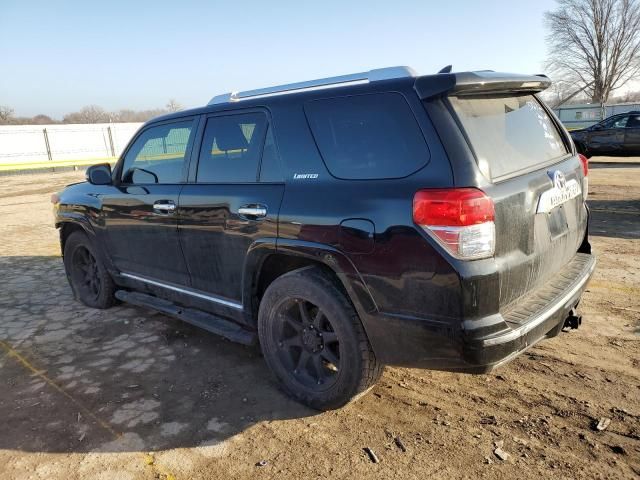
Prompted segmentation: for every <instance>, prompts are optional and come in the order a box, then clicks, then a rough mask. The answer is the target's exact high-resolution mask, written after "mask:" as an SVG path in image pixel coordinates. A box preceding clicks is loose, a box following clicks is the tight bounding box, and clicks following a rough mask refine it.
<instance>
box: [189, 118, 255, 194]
mask: <svg viewBox="0 0 640 480" xmlns="http://www.w3.org/2000/svg"><path fill="white" fill-rule="evenodd" d="M266 129H267V118H266V116H265V115H264V114H263V113H245V114H240V115H229V116H224V117H211V118H209V119H208V120H207V125H206V127H205V130H204V137H203V139H202V147H201V148H200V158H199V160H198V173H197V181H198V182H200V183H203V182H204V183H244V182H255V181H256V180H257V178H256V177H257V176H258V163H259V162H260V157H261V155H262V144H263V142H264V137H265V133H266Z"/></svg>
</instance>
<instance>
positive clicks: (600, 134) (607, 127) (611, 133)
mask: <svg viewBox="0 0 640 480" xmlns="http://www.w3.org/2000/svg"><path fill="white" fill-rule="evenodd" d="M628 118H629V117H628V116H617V117H611V118H608V119H607V120H605V121H603V122H601V123H600V124H599V125H600V126H599V127H598V129H597V130H593V131H592V133H591V134H590V138H589V150H591V151H592V152H594V153H601V154H608V153H611V154H615V153H619V152H621V151H622V145H623V144H624V131H625V126H626V124H627V119H628Z"/></svg>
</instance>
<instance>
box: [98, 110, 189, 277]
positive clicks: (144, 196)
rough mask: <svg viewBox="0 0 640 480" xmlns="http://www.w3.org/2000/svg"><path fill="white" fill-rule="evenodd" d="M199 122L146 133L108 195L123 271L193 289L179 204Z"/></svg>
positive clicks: (117, 262) (110, 232)
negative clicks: (180, 232) (181, 239)
mask: <svg viewBox="0 0 640 480" xmlns="http://www.w3.org/2000/svg"><path fill="white" fill-rule="evenodd" d="M194 122H195V120H194V119H193V118H188V119H179V120H178V121H173V122H169V123H162V124H156V125H151V126H149V127H147V128H146V129H144V130H142V131H141V132H140V133H139V134H138V136H137V137H136V139H135V140H134V141H133V143H132V144H131V146H130V147H129V149H128V150H127V152H126V153H125V156H124V159H123V161H122V165H121V166H119V167H118V168H117V169H116V172H115V174H116V175H117V177H118V178H117V179H116V181H115V186H114V188H113V191H112V193H110V194H106V195H104V196H103V197H102V205H103V216H104V223H105V230H106V232H105V233H106V235H105V237H106V244H107V250H108V252H109V255H110V257H111V259H112V262H113V263H114V266H115V267H116V268H117V269H118V271H119V272H121V273H124V274H128V275H134V276H136V277H142V278H145V279H153V280H158V281H162V282H169V283H175V284H178V285H188V284H189V275H188V273H187V267H186V265H185V261H184V256H183V255H182V251H181V250H180V243H179V240H178V221H177V206H178V198H179V196H180V191H181V189H182V185H183V180H184V179H185V178H186V174H187V169H188V165H187V163H188V162H187V160H188V159H189V156H190V152H191V147H192V144H193V137H194V133H195V128H194Z"/></svg>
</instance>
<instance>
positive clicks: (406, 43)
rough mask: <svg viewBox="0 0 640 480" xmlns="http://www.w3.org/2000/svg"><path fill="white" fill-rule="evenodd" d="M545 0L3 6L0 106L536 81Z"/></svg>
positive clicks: (20, 110)
mask: <svg viewBox="0 0 640 480" xmlns="http://www.w3.org/2000/svg"><path fill="white" fill-rule="evenodd" d="M553 7H554V1H553V0H537V1H535V2H524V1H517V2H515V1H507V0H504V1H503V0H483V1H474V0H467V1H447V2H443V1H438V2H431V1H426V0H414V1H403V0H386V1H376V0H368V1H346V0H342V1H333V0H321V1H315V2H304V1H303V0H298V1H280V2H278V1H275V0H272V1H251V0H236V1H225V2H222V1H195V0H193V1H190V0H180V1H175V0H174V1H164V0H156V1H134V0H128V1H120V0H110V1H106V2H97V1H96V2H93V1H86V0H85V1H64V0H57V1H50V0H49V1H36V0H26V1H25V0H1V1H0V105H8V106H10V107H12V108H14V109H15V111H16V114H17V115H25V116H26V115H28V116H31V115H35V114H38V113H44V114H47V115H50V116H52V117H54V118H56V117H61V116H62V115H63V114H64V113H68V112H70V111H74V110H78V109H79V108H81V107H82V106H84V105H89V104H97V105H100V106H102V107H104V108H105V109H107V110H117V109H120V108H132V109H147V108H154V107H162V106H164V105H165V104H166V103H167V101H168V100H169V99H170V98H176V99H177V100H178V101H179V102H180V103H182V104H183V105H185V106H187V107H192V106H198V105H202V104H205V103H207V101H208V100H209V99H210V98H211V97H212V96H213V95H215V94H219V93H224V92H227V91H231V90H244V89H251V88H258V87H262V86H268V85H274V84H280V83H288V82H294V81H301V80H309V79H313V78H319V77H324V76H331V75H338V74H345V73H353V72H358V71H365V70H369V69H371V68H378V67H384V66H392V65H409V66H412V67H413V68H414V69H416V70H417V71H418V72H419V73H433V72H436V71H437V70H439V69H440V68H441V67H443V66H445V65H447V64H453V67H454V70H458V71H459V70H478V69H493V70H502V71H512V72H521V73H540V72H542V71H543V63H544V58H545V52H546V48H545V30H544V23H543V12H544V11H545V10H549V9H552V8H553Z"/></svg>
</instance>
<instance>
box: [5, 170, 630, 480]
mask: <svg viewBox="0 0 640 480" xmlns="http://www.w3.org/2000/svg"><path fill="white" fill-rule="evenodd" d="M639 160H640V159H639ZM594 167H595V165H594ZM81 178H82V174H81V173H80V172H67V173H58V174H33V175H14V176H8V177H0V215H1V217H0V218H2V222H1V224H0V278H1V280H0V281H1V282H2V286H3V288H2V289H1V290H0V386H1V390H0V418H2V419H3V420H2V428H0V478H2V479H5V478H7V479H52V478H64V479H75V478H91V479H107V478H108V479H113V478H117V479H138V478H139V479H200V478H201V479H205V478H207V479H208V478H219V477H222V478H249V477H251V478H271V477H278V478H295V479H298V478H316V477H318V478H319V477H323V478H325V477H329V476H331V477H335V478H370V477H375V478H389V479H396V478H403V479H410V478H416V479H424V478H469V479H475V478H492V479H493V478H515V477H518V478H532V477H535V476H540V477H544V478H563V479H564V478H610V479H622V478H638V477H639V476H640V354H639V348H638V347H639V340H640V166H634V165H622V166H621V165H619V164H616V165H610V166H599V167H598V168H593V169H592V171H591V173H590V182H591V187H590V190H591V191H590V204H591V210H592V223H591V235H592V243H593V245H594V247H595V249H596V252H597V255H598V259H599V264H598V268H597V271H596V274H595V278H594V279H593V281H592V283H591V284H590V286H589V288H588V291H587V293H586V294H585V296H584V298H583V301H582V304H581V308H582V314H583V315H584V323H583V326H582V327H581V328H580V329H579V330H577V331H572V332H570V333H564V334H561V335H560V336H558V337H556V338H554V339H550V340H547V341H545V342H543V343H541V344H539V345H538V346H536V347H534V348H533V349H531V350H529V351H528V352H527V353H525V354H524V355H522V356H520V357H519V358H518V359H516V360H515V361H513V362H512V363H510V364H508V365H506V366H504V367H503V368H501V369H499V370H497V371H495V372H494V373H492V374H488V375H479V376H470V375H462V374H460V375H457V374H449V373H441V372H429V371H422V370H411V369H401V368H388V369H387V370H386V372H385V374H384V376H383V377H382V380H381V381H380V383H379V384H378V385H377V386H376V387H375V388H374V389H373V390H372V391H371V392H370V393H369V394H368V395H367V396H365V397H363V398H362V399H360V400H359V401H358V402H356V403H354V404H352V405H349V406H348V407H346V408H344V409H341V410H339V411H334V412H328V413H322V414H318V413H317V412H313V411H310V410H309V409H307V408H305V407H302V406H300V405H298V404H296V403H294V402H292V401H291V400H289V399H288V398H287V397H286V396H284V395H283V394H282V393H280V391H279V390H278V388H277V386H276V384H275V382H274V381H273V379H272V377H271V376H270V374H269V372H268V370H267V368H266V366H265V364H264V362H263V361H262V359H261V358H260V355H259V352H258V351H257V350H256V349H251V348H246V347H243V346H239V345H235V344H232V343H230V342H227V341H226V340H223V339H220V338H218V337H216V336H214V335H211V334H209V333H207V332H204V331H201V330H198V329H196V328H192V327H190V326H189V325H186V324H182V323H180V322H177V321H175V320H172V319H169V318H167V317H164V316H162V315H159V314H153V313H149V312H148V311H144V310H141V309H137V308H133V307H129V306H126V305H121V306H118V307H114V308H112V309H110V310H108V311H97V310H91V309H88V308H85V307H83V306H82V305H80V304H78V303H76V302H74V301H73V299H72V297H71V293H70V290H69V287H68V286H67V283H66V279H65V276H64V273H63V269H62V262H61V259H60V256H59V247H58V238H57V232H56V231H55V229H54V228H53V227H52V215H51V208H50V204H49V195H50V193H52V192H54V191H56V190H58V189H60V188H62V186H64V185H65V184H67V183H70V182H73V181H78V180H80V179H81ZM603 418H605V419H608V420H609V421H610V423H608V425H607V427H606V429H604V430H603V431H598V430H597V429H596V424H597V423H598V422H599V421H600V419H603ZM604 423H606V421H605V422H604ZM604 423H603V424H604ZM601 425H602V424H601ZM497 447H499V448H500V450H499V451H497ZM365 448H370V449H371V450H372V451H373V452H375V455H376V456H377V458H378V459H379V463H374V462H372V461H371V458H370V457H369V455H368V454H367V453H366V452H365V450H364V449H365ZM502 452H505V453H506V455H502ZM496 453H498V454H500V455H502V459H501V458H499V456H498V455H496Z"/></svg>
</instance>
